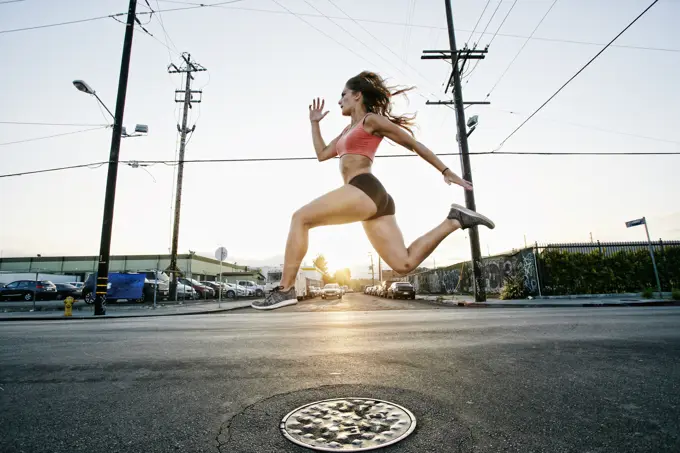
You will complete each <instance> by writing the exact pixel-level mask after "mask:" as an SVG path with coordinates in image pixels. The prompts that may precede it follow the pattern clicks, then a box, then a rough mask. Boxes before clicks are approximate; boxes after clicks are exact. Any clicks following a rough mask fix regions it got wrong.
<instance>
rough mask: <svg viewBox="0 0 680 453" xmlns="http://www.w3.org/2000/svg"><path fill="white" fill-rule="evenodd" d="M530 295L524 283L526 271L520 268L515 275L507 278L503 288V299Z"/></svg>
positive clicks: (524, 297) (521, 297)
mask: <svg viewBox="0 0 680 453" xmlns="http://www.w3.org/2000/svg"><path fill="white" fill-rule="evenodd" d="M528 295H529V291H527V287H526V286H525V285H524V272H520V269H518V270H517V272H515V274H514V275H512V276H511V277H509V278H507V279H506V280H505V285H503V289H502V290H501V299H503V300H508V299H526V298H527V296H528Z"/></svg>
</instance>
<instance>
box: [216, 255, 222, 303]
mask: <svg viewBox="0 0 680 453" xmlns="http://www.w3.org/2000/svg"><path fill="white" fill-rule="evenodd" d="M217 308H222V260H220V296H219V300H218V302H217Z"/></svg>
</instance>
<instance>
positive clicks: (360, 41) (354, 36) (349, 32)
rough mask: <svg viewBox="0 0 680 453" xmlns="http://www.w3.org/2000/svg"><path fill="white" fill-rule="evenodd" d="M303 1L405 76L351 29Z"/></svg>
mask: <svg viewBox="0 0 680 453" xmlns="http://www.w3.org/2000/svg"><path fill="white" fill-rule="evenodd" d="M304 2H305V3H306V4H307V5H309V6H310V7H311V8H313V9H314V10H315V11H317V12H318V13H320V14H321V15H322V16H323V17H325V18H326V19H328V20H329V21H330V22H331V23H332V24H333V25H335V26H336V27H338V28H340V29H341V30H342V31H343V32H345V33H346V34H347V35H349V36H351V37H352V38H354V39H355V40H356V41H357V42H358V43H359V44H361V45H362V46H364V47H365V48H366V49H368V50H369V51H370V52H373V53H374V54H375V55H377V56H378V58H380V59H381V60H383V61H384V62H385V63H387V64H389V65H390V66H392V67H394V68H395V69H396V70H397V71H399V72H400V73H401V74H403V75H404V76H406V74H405V73H404V72H403V71H401V70H400V69H399V68H398V67H397V66H396V65H394V64H393V63H391V62H390V61H389V60H387V59H385V58H384V57H383V56H382V55H380V53H378V52H377V51H376V50H374V49H373V48H371V47H370V46H369V45H367V44H366V43H364V42H363V41H362V40H361V39H359V38H358V37H357V36H356V35H355V34H353V33H352V32H351V31H349V30H348V29H346V28H345V27H343V26H342V25H340V24H339V23H337V22H335V21H334V20H333V19H331V18H330V17H328V16H327V15H325V14H324V13H322V12H321V11H320V10H319V9H318V8H317V7H316V6H314V5H313V4H312V3H311V2H309V1H308V0H304ZM352 52H353V53H354V54H355V55H357V56H359V55H358V54H357V53H356V52H354V51H352ZM362 58H363V57H362Z"/></svg>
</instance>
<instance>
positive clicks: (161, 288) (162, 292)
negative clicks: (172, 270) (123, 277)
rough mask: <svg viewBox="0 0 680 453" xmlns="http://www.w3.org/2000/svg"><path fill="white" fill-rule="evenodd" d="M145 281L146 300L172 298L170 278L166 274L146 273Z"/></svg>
mask: <svg viewBox="0 0 680 453" xmlns="http://www.w3.org/2000/svg"><path fill="white" fill-rule="evenodd" d="M144 275H145V276H146V278H145V280H144V299H145V300H147V301H150V300H154V292H155V297H156V300H163V299H168V298H169V297H170V277H169V276H168V274H166V273H165V272H156V271H146V272H144Z"/></svg>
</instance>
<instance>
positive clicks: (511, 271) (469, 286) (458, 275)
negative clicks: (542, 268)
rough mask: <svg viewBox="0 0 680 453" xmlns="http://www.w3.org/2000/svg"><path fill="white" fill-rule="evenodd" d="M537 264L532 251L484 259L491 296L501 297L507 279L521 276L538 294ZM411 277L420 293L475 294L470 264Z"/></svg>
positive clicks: (486, 281) (488, 291)
mask: <svg viewBox="0 0 680 453" xmlns="http://www.w3.org/2000/svg"><path fill="white" fill-rule="evenodd" d="M535 263H536V261H535V260H534V252H533V250H532V249H523V250H520V251H518V252H516V253H513V254H508V255H498V256H491V257H488V258H483V259H482V263H481V266H482V275H483V278H484V281H485V283H486V291H487V293H489V294H500V292H501V290H502V289H503V286H504V285H505V282H506V281H507V279H508V278H510V277H512V276H514V275H516V274H517V273H521V274H522V275H523V276H524V285H525V286H526V288H527V290H528V291H529V292H530V293H531V294H537V293H538V276H537V273H536V264H535ZM407 278H408V281H410V282H411V283H412V284H413V286H414V287H415V289H416V292H417V293H419V294H453V293H472V292H473V288H474V280H473V272H472V263H471V262H470V261H468V262H465V263H458V264H455V265H453V266H449V267H446V268H441V269H434V270H430V271H427V272H422V273H420V274H413V275H409V276H408V277H407Z"/></svg>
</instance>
